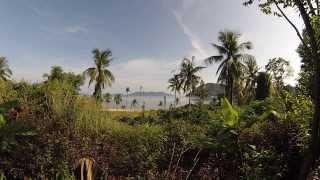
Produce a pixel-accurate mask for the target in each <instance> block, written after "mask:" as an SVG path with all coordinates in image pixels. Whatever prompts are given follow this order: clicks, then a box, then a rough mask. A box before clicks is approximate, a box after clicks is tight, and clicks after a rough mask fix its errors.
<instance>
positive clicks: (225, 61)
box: [205, 31, 252, 104]
mask: <svg viewBox="0 0 320 180" xmlns="http://www.w3.org/2000/svg"><path fill="white" fill-rule="evenodd" d="M239 38H240V34H238V33H236V32H233V31H223V32H220V33H219V36H218V40H219V42H220V43H221V44H220V45H219V44H215V43H213V44H212V46H213V47H214V48H215V49H216V50H217V51H218V53H219V54H218V55H215V56H211V57H208V58H207V59H205V62H206V63H208V64H213V63H220V65H219V67H218V70H217V74H219V77H218V82H220V83H223V84H225V85H226V95H227V97H228V99H229V101H230V103H231V104H232V100H233V89H234V83H235V81H236V80H237V79H238V78H239V77H240V75H241V73H242V69H243V64H242V61H243V60H244V59H246V58H247V57H248V55H246V54H243V52H244V51H245V50H249V49H251V48H252V43H251V42H243V43H240V42H239Z"/></svg>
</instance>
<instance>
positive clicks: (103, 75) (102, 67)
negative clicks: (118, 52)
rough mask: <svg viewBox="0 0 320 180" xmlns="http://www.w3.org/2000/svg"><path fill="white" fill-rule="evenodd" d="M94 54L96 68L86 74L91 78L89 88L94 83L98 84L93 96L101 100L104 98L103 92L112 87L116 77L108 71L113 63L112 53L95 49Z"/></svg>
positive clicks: (88, 70) (89, 69) (91, 68)
mask: <svg viewBox="0 0 320 180" xmlns="http://www.w3.org/2000/svg"><path fill="white" fill-rule="evenodd" d="M92 53H93V60H94V64H95V66H94V67H90V68H88V69H87V70H86V71H85V72H84V74H85V75H86V76H87V77H89V78H90V81H89V86H90V85H91V84H92V83H93V82H95V83H96V84H95V87H94V92H93V96H94V97H96V99H98V100H100V99H101V98H102V90H103V89H104V88H105V87H106V86H111V84H112V83H113V82H114V76H113V74H112V73H111V71H110V70H109V69H108V67H109V66H110V62H111V61H112V52H111V50H109V49H108V50H99V49H94V50H93V51H92Z"/></svg>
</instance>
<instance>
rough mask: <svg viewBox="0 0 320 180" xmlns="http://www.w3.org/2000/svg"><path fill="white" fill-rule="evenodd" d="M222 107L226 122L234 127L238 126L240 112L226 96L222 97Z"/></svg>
mask: <svg viewBox="0 0 320 180" xmlns="http://www.w3.org/2000/svg"><path fill="white" fill-rule="evenodd" d="M221 107H222V109H221V110H222V114H223V119H224V122H225V124H226V125H228V126H229V127H232V128H233V127H235V126H237V124H238V123H239V114H238V112H237V111H236V110H235V109H234V108H233V107H232V105H231V104H230V103H229V101H228V100H227V99H226V98H223V99H222V102H221Z"/></svg>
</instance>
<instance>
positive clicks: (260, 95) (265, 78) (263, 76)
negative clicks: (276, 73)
mask: <svg viewBox="0 0 320 180" xmlns="http://www.w3.org/2000/svg"><path fill="white" fill-rule="evenodd" d="M272 91H273V89H272V78H271V75H270V74H268V73H266V72H259V74H258V76H257V89H256V99H257V100H264V99H265V98H267V97H269V96H270V95H271V94H272Z"/></svg>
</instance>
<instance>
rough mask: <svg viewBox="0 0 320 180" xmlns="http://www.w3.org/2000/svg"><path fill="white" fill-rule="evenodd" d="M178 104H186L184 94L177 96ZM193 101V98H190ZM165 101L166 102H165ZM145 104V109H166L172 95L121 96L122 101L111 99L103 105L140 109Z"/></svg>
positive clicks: (172, 100) (171, 103) (171, 102)
mask: <svg viewBox="0 0 320 180" xmlns="http://www.w3.org/2000/svg"><path fill="white" fill-rule="evenodd" d="M178 98H179V102H178V106H182V105H186V104H188V101H189V100H188V98H187V97H185V96H179V97H178ZM134 99H135V100H137V104H136V105H135V106H133V104H132V102H133V101H134ZM192 101H193V102H195V99H193V100H192ZM165 102H166V103H165ZM143 104H145V109H149V110H150V109H168V108H169V107H170V105H173V104H174V96H166V97H162V96H128V97H127V96H123V97H122V102H121V104H119V105H116V104H115V103H114V102H113V101H112V102H110V103H106V104H105V106H106V107H108V108H122V107H123V106H125V107H126V108H129V109H141V108H142V105H143Z"/></svg>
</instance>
